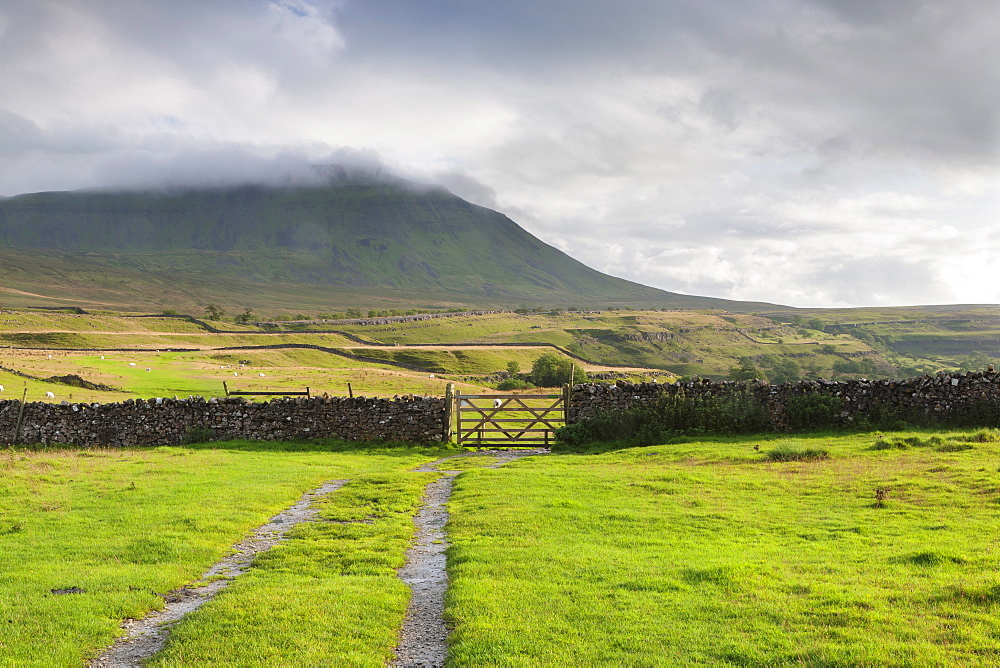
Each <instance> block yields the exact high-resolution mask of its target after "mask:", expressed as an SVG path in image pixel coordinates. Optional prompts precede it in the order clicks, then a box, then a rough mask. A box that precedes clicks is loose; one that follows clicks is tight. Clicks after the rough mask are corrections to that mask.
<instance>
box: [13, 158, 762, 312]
mask: <svg viewBox="0 0 1000 668" xmlns="http://www.w3.org/2000/svg"><path fill="white" fill-rule="evenodd" d="M0 285H2V286H4V287H5V288H6V293H7V294H6V295H3V294H2V293H0V301H8V302H11V301H30V300H31V299H39V298H42V299H44V298H48V300H49V302H50V303H59V302H61V301H67V300H73V299H74V298H75V299H76V300H78V301H80V300H83V301H91V302H96V303H106V304H108V305H109V307H110V306H111V305H117V306H132V307H137V308H148V307H149V306H152V305H160V306H162V305H170V304H174V305H177V306H184V305H190V304H192V303H193V304H204V303H206V302H207V301H213V300H214V301H220V300H221V301H223V302H225V303H229V304H235V305H239V306H242V305H250V306H255V307H258V306H259V307H268V308H275V307H282V306H283V307H285V308H288V309H297V308H298V309H307V308H316V307H319V306H321V305H325V306H327V307H334V306H345V305H346V306H350V305H354V304H362V303H375V302H379V303H381V304H389V303H396V304H400V303H403V302H409V303H410V304H411V305H445V304H461V305H468V306H481V307H482V306H516V305H525V306H535V305H545V306H571V305H572V306H577V307H580V308H591V307H593V308H596V307H605V306H608V305H619V306H625V305H630V306H655V307H658V308H663V307H670V308H695V309H697V308H722V309H727V310H734V311H750V310H761V309H768V308H773V306H772V305H768V304H758V303H746V302H734V301H728V300H721V299H712V298H703V297H691V296H687V295H680V294H676V293H672V292H667V291H664V290H658V289H655V288H650V287H647V286H644V285H640V284H638V283H633V282H631V281H626V280H623V279H620V278H615V277H612V276H608V275H606V274H602V273H600V272H598V271H595V270H593V269H590V268H589V267H587V266H585V265H584V264H582V263H580V262H578V261H576V260H574V259H573V258H571V257H569V256H568V255H566V254H565V253H563V252H562V251H559V250H558V249H556V248H553V247H552V246H549V245H547V244H545V243H543V242H542V241H540V240H539V239H537V238H535V237H534V236H532V235H531V234H529V233H528V232H526V231H525V230H524V229H523V228H521V227H520V226H518V225H517V224H516V223H514V222H513V221H512V220H510V219H509V218H508V217H506V216H504V215H503V214H501V213H498V212H496V211H492V210H490V209H486V208H483V207H480V206H476V205H474V204H470V203H469V202H466V201H465V200H462V199H461V198H459V197H456V196H455V195H453V194H451V193H449V192H447V191H446V190H443V189H440V188H430V187H423V186H418V185H415V184H411V183H408V182H405V181H402V180H398V179H392V178H388V177H384V178H378V179H364V180H358V179H350V178H343V177H341V178H331V179H329V180H328V181H327V182H326V183H324V184H322V185H316V184H314V185H309V186H297V187H290V186H285V187H279V186H264V185H245V186H236V187H226V188H184V189H172V190H148V191H104V190H89V191H74V192H49V193H35V194H27V195H19V196H16V197H10V198H7V199H3V200H0ZM23 293H28V294H23ZM32 295H33V296H32Z"/></svg>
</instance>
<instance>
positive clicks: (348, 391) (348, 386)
mask: <svg viewBox="0 0 1000 668" xmlns="http://www.w3.org/2000/svg"><path fill="white" fill-rule="evenodd" d="M347 396H349V397H350V398H351V399H353V398H354V390H353V389H352V388H351V384H350V383H348V384H347Z"/></svg>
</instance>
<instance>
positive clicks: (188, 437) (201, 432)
mask: <svg viewBox="0 0 1000 668" xmlns="http://www.w3.org/2000/svg"><path fill="white" fill-rule="evenodd" d="M217 438H218V436H217V435H216V433H215V432H214V431H212V430H211V429H210V428H209V427H206V426H205V425H203V424H196V425H194V426H192V427H188V429H187V431H186V432H184V438H183V440H182V441H181V443H183V444H184V445H191V444H193V443H208V442H209V441H214V440H216V439H217Z"/></svg>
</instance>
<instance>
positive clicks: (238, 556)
mask: <svg viewBox="0 0 1000 668" xmlns="http://www.w3.org/2000/svg"><path fill="white" fill-rule="evenodd" d="M346 482H347V481H346V480H332V481H330V482H327V483H324V484H323V485H321V486H320V487H318V488H316V489H314V490H312V491H311V492H306V493H305V494H304V495H303V496H302V498H301V499H299V500H298V501H297V502H296V503H295V504H294V505H293V506H291V507H290V508H288V509H287V510H283V511H282V512H280V513H278V514H277V515H275V516H274V517H272V518H271V519H270V520H268V522H267V524H264V525H262V526H260V527H258V528H257V530H256V531H255V532H254V534H253V535H252V536H250V537H249V538H245V539H244V540H242V541H240V542H239V543H237V544H236V545H234V546H233V550H234V554H232V555H230V556H228V557H225V558H224V559H222V560H221V561H219V562H217V563H216V564H215V565H214V566H212V567H211V568H210V569H208V570H207V571H206V572H205V574H204V575H202V576H201V578H200V579H199V580H198V581H197V582H194V583H192V584H190V585H187V586H185V587H182V588H180V589H175V590H174V591H172V592H170V593H168V594H166V595H165V596H164V600H165V601H166V605H164V607H163V610H158V611H155V612H151V613H150V614H148V615H146V616H145V617H143V618H142V619H133V620H128V621H127V622H125V623H124V624H123V625H122V628H124V629H125V635H124V636H122V637H121V638H120V639H119V640H118V641H117V642H115V644H114V645H112V646H111V647H110V648H108V649H107V650H106V651H104V652H103V653H102V654H101V655H100V656H98V657H97V658H96V659H94V660H93V661H91V662H90V663H89V664H88V665H89V666H91V667H92V668H112V667H113V668H125V667H128V668H132V667H138V666H139V665H140V662H141V661H142V660H143V659H146V658H149V657H150V656H152V655H153V654H155V653H156V652H158V651H160V650H161V649H162V648H163V645H164V643H165V642H166V641H167V635H168V634H169V633H170V627H171V626H173V625H174V624H176V623H177V622H178V621H180V620H181V619H182V618H183V617H184V616H185V615H187V614H188V613H190V612H194V611H195V610H197V609H198V608H200V607H201V606H202V605H204V604H205V603H207V602H208V601H210V600H212V599H213V598H215V596H216V595H217V594H218V593H219V592H221V591H222V590H223V589H225V588H226V587H228V586H229V583H230V582H232V581H233V579H234V578H236V577H237V576H239V575H242V574H243V573H246V572H247V570H248V569H249V568H250V563H251V562H252V561H253V559H254V557H255V556H257V555H258V554H259V553H261V552H265V551H267V550H270V549H271V548H272V547H274V546H275V545H277V544H278V543H280V542H281V541H282V540H284V537H285V534H286V533H287V532H288V530H289V529H291V528H292V527H294V526H295V525H296V524H299V523H300V522H306V521H309V520H311V519H312V518H313V517H315V515H316V512H317V511H316V509H315V508H313V507H312V503H313V501H315V500H316V499H318V498H319V497H321V496H323V495H325V494H329V493H330V492H333V491H334V490H337V489H340V487H341V486H343V485H344V483H346Z"/></svg>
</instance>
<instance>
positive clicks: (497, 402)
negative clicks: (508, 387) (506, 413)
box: [493, 399, 503, 408]
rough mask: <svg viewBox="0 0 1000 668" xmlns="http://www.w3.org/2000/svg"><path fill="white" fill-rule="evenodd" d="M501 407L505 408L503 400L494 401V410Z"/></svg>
mask: <svg viewBox="0 0 1000 668" xmlns="http://www.w3.org/2000/svg"><path fill="white" fill-rule="evenodd" d="M501 406H503V399H494V400H493V408H500V407H501Z"/></svg>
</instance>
